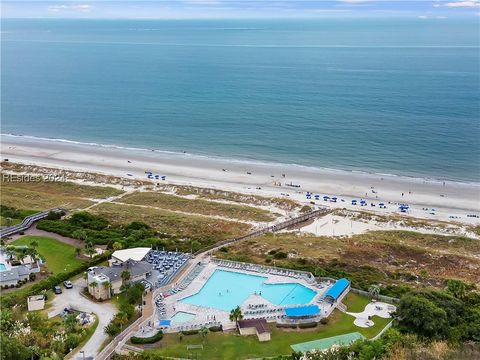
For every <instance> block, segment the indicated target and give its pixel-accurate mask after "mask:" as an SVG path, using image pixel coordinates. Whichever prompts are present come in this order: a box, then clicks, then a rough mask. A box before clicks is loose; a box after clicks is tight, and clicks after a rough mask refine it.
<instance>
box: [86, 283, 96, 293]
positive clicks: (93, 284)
mask: <svg viewBox="0 0 480 360" xmlns="http://www.w3.org/2000/svg"><path fill="white" fill-rule="evenodd" d="M88 286H90V287H91V288H92V289H93V291H94V292H95V288H96V287H97V286H98V283H97V282H96V281H92V282H91V283H90V284H88Z"/></svg>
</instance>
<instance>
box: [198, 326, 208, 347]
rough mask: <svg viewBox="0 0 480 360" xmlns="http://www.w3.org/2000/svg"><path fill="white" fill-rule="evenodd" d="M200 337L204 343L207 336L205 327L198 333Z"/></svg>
mask: <svg viewBox="0 0 480 360" xmlns="http://www.w3.org/2000/svg"><path fill="white" fill-rule="evenodd" d="M199 333H200V335H201V336H202V341H203V342H204V343H205V340H206V339H207V335H208V328H207V327H205V326H204V327H202V328H201V329H200V331H199Z"/></svg>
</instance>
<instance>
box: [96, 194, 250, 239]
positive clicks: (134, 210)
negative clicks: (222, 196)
mask: <svg viewBox="0 0 480 360" xmlns="http://www.w3.org/2000/svg"><path fill="white" fill-rule="evenodd" d="M91 211H92V212H94V213H96V214H98V215H101V216H102V217H104V218H106V219H107V220H109V221H110V222H111V223H113V224H128V223H131V222H132V221H141V222H144V223H145V224H148V225H149V226H151V227H152V228H153V229H155V230H156V231H157V232H159V233H163V234H168V236H169V237H175V238H177V239H179V240H180V241H182V239H183V240H184V241H189V240H197V241H199V242H200V243H201V244H202V245H209V244H213V243H215V242H217V241H220V240H225V239H230V238H233V237H237V236H240V235H243V234H246V233H247V232H248V231H249V230H250V229H251V226H250V225H248V224H245V223H240V222H235V221H227V220H219V219H214V218H210V217H207V216H199V215H185V214H179V213H175V212H172V211H168V210H161V209H154V208H142V209H140V210H139V208H138V207H136V206H131V205H127V204H117V203H115V204H112V203H103V204H100V205H98V206H95V207H94V208H92V210H91Z"/></svg>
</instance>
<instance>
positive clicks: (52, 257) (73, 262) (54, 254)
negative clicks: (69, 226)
mask: <svg viewBox="0 0 480 360" xmlns="http://www.w3.org/2000/svg"><path fill="white" fill-rule="evenodd" d="M32 241H36V242H37V243H38V248H37V251H38V253H39V254H40V255H41V256H42V257H43V258H44V259H45V261H46V265H47V269H48V270H49V271H51V272H52V273H54V274H58V273H61V272H64V271H71V270H74V269H76V268H78V267H80V266H81V265H82V264H83V261H82V260H80V259H77V255H76V252H75V247H73V246H71V245H68V244H64V243H62V242H60V241H58V240H55V239H52V238H49V237H44V236H24V237H21V238H20V239H17V240H15V241H13V242H12V245H30V243H31V242H32Z"/></svg>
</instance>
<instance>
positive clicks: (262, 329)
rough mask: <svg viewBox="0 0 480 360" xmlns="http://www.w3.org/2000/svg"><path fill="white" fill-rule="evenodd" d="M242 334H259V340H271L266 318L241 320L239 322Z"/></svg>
mask: <svg viewBox="0 0 480 360" xmlns="http://www.w3.org/2000/svg"><path fill="white" fill-rule="evenodd" d="M238 330H239V331H240V335H244V336H247V335H257V337H258V340H259V341H270V339H271V334H270V329H269V327H268V325H267V320H265V319H251V320H240V321H239V322H238Z"/></svg>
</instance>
